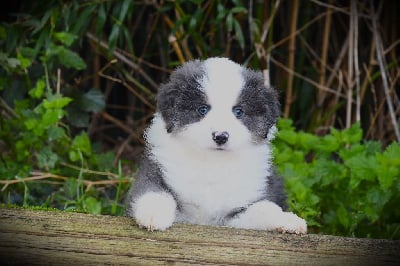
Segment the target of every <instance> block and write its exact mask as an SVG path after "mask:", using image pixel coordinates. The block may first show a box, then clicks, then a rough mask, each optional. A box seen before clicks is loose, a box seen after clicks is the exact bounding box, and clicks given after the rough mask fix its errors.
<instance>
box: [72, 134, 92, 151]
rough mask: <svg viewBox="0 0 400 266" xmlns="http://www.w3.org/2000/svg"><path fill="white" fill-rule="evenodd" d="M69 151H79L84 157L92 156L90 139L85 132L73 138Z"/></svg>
mask: <svg viewBox="0 0 400 266" xmlns="http://www.w3.org/2000/svg"><path fill="white" fill-rule="evenodd" d="M71 149H72V150H75V151H80V152H82V153H83V154H85V155H91V154H92V147H91V144H90V139H89V137H88V135H87V134H86V132H83V131H82V132H81V133H80V134H79V135H77V136H75V138H74V140H73V141H72V146H71Z"/></svg>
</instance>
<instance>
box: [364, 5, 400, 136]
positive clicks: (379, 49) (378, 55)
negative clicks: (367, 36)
mask: <svg viewBox="0 0 400 266" xmlns="http://www.w3.org/2000/svg"><path fill="white" fill-rule="evenodd" d="M370 6H371V13H372V33H373V35H374V38H375V47H376V58H377V60H378V65H379V70H380V72H381V76H382V85H383V91H384V93H385V97H386V104H387V106H388V109H389V115H390V120H391V122H392V125H393V130H394V133H395V135H396V139H397V141H398V142H400V130H399V125H398V124H397V121H396V115H395V112H394V108H393V104H392V101H391V98H390V90H389V84H388V77H387V73H386V69H385V65H386V64H385V62H384V60H385V59H384V56H383V52H384V49H383V44H382V39H381V36H380V34H379V31H378V25H377V24H378V23H377V16H378V15H377V14H376V12H375V8H374V3H373V1H372V0H370Z"/></svg>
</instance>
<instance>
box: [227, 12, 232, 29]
mask: <svg viewBox="0 0 400 266" xmlns="http://www.w3.org/2000/svg"><path fill="white" fill-rule="evenodd" d="M226 29H227V31H228V32H231V31H232V29H233V14H232V13H229V14H228V16H226Z"/></svg>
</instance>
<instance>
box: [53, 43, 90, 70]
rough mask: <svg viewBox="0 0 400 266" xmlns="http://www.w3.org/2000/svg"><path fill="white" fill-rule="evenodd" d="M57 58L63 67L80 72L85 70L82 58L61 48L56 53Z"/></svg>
mask: <svg viewBox="0 0 400 266" xmlns="http://www.w3.org/2000/svg"><path fill="white" fill-rule="evenodd" d="M58 58H59V59H60V62H61V64H63V65H64V66H65V67H69V68H75V69H77V70H82V69H85V68H86V63H85V62H84V61H83V60H82V58H81V57H80V56H79V55H78V54H77V53H75V52H73V51H71V50H69V49H67V48H65V47H61V48H60V49H59V51H58Z"/></svg>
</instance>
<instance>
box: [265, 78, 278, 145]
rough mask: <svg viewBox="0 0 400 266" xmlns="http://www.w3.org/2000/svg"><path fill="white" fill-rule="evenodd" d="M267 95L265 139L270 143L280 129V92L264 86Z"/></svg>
mask: <svg viewBox="0 0 400 266" xmlns="http://www.w3.org/2000/svg"><path fill="white" fill-rule="evenodd" d="M264 87H265V90H266V94H267V97H266V99H267V110H268V118H267V121H266V122H267V132H266V135H265V138H266V139H267V140H268V141H271V140H273V139H274V138H275V134H276V133H277V131H278V129H277V128H276V122H277V121H278V118H279V116H280V114H281V112H280V108H281V106H280V104H279V96H278V91H277V90H276V89H275V88H273V87H267V86H266V85H265V84H264Z"/></svg>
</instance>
